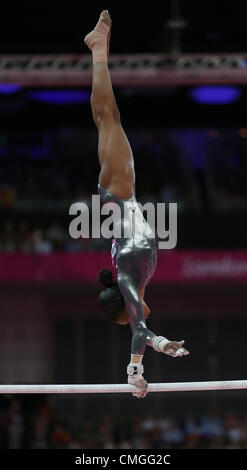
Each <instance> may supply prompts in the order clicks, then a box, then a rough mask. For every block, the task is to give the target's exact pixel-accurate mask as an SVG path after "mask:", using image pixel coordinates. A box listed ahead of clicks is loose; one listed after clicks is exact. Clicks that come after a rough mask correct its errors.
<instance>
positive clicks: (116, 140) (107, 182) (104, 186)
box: [84, 10, 189, 398]
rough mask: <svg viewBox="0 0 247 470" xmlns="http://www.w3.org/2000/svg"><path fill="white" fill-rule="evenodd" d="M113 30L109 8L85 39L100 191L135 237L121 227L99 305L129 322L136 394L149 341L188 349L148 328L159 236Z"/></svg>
mask: <svg viewBox="0 0 247 470" xmlns="http://www.w3.org/2000/svg"><path fill="white" fill-rule="evenodd" d="M110 35H111V18H110V15H109V12H108V11H107V10H104V11H103V12H102V13H101V15H100V17H99V21H98V23H97V25H96V26H95V28H94V29H93V30H92V31H91V32H90V33H89V34H88V35H87V36H86V37H85V39H84V41H85V44H86V45H87V46H88V48H89V49H90V50H91V51H92V55H93V83H92V94H91V108H92V114H93V119H94V122H95V124H96V126H97V128H98V156H99V163H100V167H101V171H100V175H99V185H98V192H99V194H100V196H101V200H102V202H103V203H108V204H109V203H110V204H112V203H115V204H117V205H118V206H119V207H120V209H121V219H120V220H119V224H120V226H121V229H123V228H124V229H126V226H127V228H128V227H129V228H130V230H131V231H130V236H128V237H127V238H124V236H123V230H122V232H121V237H119V238H115V239H114V240H113V244H112V258H113V263H114V262H115V267H116V271H117V280H116V281H114V280H113V274H112V272H111V271H109V270H107V269H103V270H101V272H100V273H99V280H100V281H101V282H102V283H103V285H104V287H105V288H104V289H103V291H102V292H101V294H100V296H99V304H100V306H101V308H102V309H103V311H104V312H105V314H106V315H107V317H108V318H110V319H112V320H113V321H115V322H117V323H119V324H120V325H125V324H127V323H130V326H131V329H132V342H131V358H130V363H129V365H128V367H127V374H128V383H129V384H132V385H135V386H136V391H135V392H134V393H133V395H134V396H136V397H138V398H141V397H142V398H143V397H145V396H146V394H147V392H148V384H147V382H146V380H145V379H144V377H143V371H144V369H143V365H142V359H143V355H144V351H145V348H146V344H148V345H149V346H152V347H153V348H154V349H155V350H156V351H159V352H163V353H166V354H168V355H171V356H173V357H177V356H185V355H187V354H189V352H188V351H187V350H186V349H185V348H184V347H183V344H184V341H179V342H177V341H170V340H168V339H167V338H165V337H164V336H156V335H155V334H154V333H152V332H151V331H149V330H148V329H147V327H146V322H145V319H146V318H148V316H149V313H150V310H149V308H148V306H147V305H146V304H145V302H144V294H145V287H146V285H147V284H148V282H149V281H150V278H151V277H152V275H153V273H154V270H155V267H156V260H157V251H156V241H155V238H151V237H150V232H151V228H150V226H149V225H148V224H147V222H146V221H145V219H144V217H143V215H142V212H141V210H140V208H139V206H138V204H137V201H136V198H135V170H134V160H133V155H132V151H131V147H130V144H129V142H128V139H127V137H126V134H125V132H124V130H123V128H122V126H121V121H120V115H119V111H118V107H117V104H116V101H115V97H114V93H113V89H112V83H111V78H110V73H109V69H108V57H109V44H110ZM124 209H125V213H124ZM123 214H124V215H123ZM133 217H134V223H133ZM141 226H142V227H143V226H144V227H145V228H146V230H142V235H140V230H139V228H140V227H141ZM125 233H126V232H125ZM136 234H138V235H136ZM148 235H149V236H148Z"/></svg>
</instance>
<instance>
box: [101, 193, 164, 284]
mask: <svg viewBox="0 0 247 470" xmlns="http://www.w3.org/2000/svg"><path fill="white" fill-rule="evenodd" d="M98 193H99V195H100V197H101V201H102V203H103V204H106V205H107V208H108V210H112V211H113V212H114V236H115V238H114V239H113V244H112V259H113V263H114V261H115V266H116V270H117V275H118V281H119V280H120V279H121V280H123V279H124V278H126V281H130V280H131V281H132V282H133V283H134V284H135V285H136V287H142V286H145V285H147V284H148V282H149V280H150V278H151V277H152V275H153V273H154V271H155V267H156V262H157V248H156V239H155V235H154V232H153V231H152V229H151V227H150V225H149V224H148V223H147V222H146V220H145V218H144V217H143V214H142V211H141V209H140V206H139V205H138V203H137V201H136V198H135V195H134V194H133V195H132V197H131V198H130V199H120V198H119V197H117V196H116V195H115V194H112V193H111V192H110V191H108V190H107V189H105V188H103V186H101V185H100V184H98ZM116 206H118V207H117V208H116Z"/></svg>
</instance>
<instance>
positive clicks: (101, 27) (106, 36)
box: [84, 10, 112, 56]
mask: <svg viewBox="0 0 247 470" xmlns="http://www.w3.org/2000/svg"><path fill="white" fill-rule="evenodd" d="M111 23H112V21H111V17H110V14H109V12H108V10H103V11H102V12H101V14H100V17H99V21H98V23H97V24H96V26H95V28H94V29H93V30H92V31H91V32H90V33H89V34H87V36H86V37H85V39H84V42H85V44H86V45H87V46H88V48H89V49H90V50H92V49H93V48H94V47H100V48H101V47H104V46H105V45H107V56H109V49H110V37H111Z"/></svg>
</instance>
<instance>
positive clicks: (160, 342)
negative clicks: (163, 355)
mask: <svg viewBox="0 0 247 470" xmlns="http://www.w3.org/2000/svg"><path fill="white" fill-rule="evenodd" d="M168 343H170V341H169V339H167V338H165V337H164V336H156V337H155V338H154V340H153V348H154V349H155V351H158V352H164V347H165V346H166V345H167V344H168Z"/></svg>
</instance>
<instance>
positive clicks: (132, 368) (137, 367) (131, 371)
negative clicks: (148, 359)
mask: <svg viewBox="0 0 247 470" xmlns="http://www.w3.org/2000/svg"><path fill="white" fill-rule="evenodd" d="M143 372H144V367H143V364H136V363H134V362H130V363H129V365H128V367H127V374H128V375H131V376H133V377H136V376H139V375H142V374H143Z"/></svg>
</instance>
